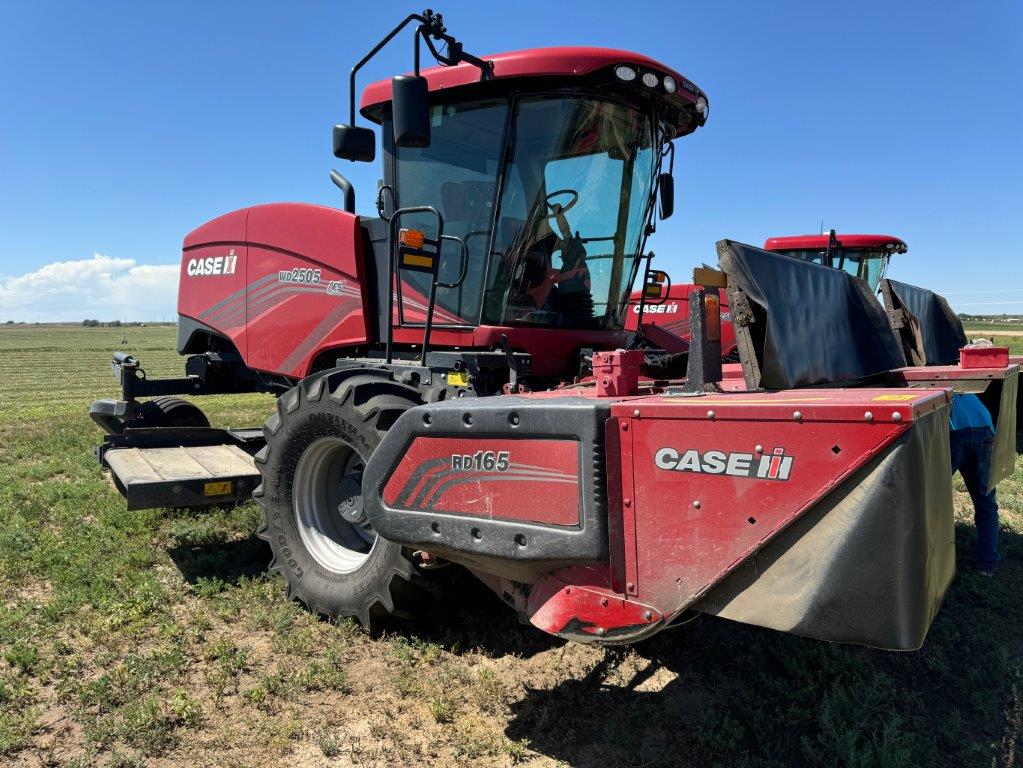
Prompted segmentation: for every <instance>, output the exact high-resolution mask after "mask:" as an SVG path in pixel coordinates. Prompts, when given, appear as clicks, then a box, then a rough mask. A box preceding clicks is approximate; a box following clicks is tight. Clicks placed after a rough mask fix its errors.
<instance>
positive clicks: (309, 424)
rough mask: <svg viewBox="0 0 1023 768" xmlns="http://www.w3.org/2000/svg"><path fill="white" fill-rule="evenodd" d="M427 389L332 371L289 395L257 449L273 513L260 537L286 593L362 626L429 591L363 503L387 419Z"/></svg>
mask: <svg viewBox="0 0 1023 768" xmlns="http://www.w3.org/2000/svg"><path fill="white" fill-rule="evenodd" d="M419 403H420V399H419V393H418V392H417V391H416V390H415V389H412V388H410V387H406V386H404V385H402V384H399V383H397V382H395V381H393V380H391V379H390V378H384V377H383V376H371V375H365V374H356V375H351V374H350V373H347V372H346V373H328V374H325V375H323V376H318V377H315V378H312V379H309V380H307V381H303V382H302V383H300V384H299V385H298V386H297V387H295V388H294V389H292V390H291V391H289V392H288V393H287V394H285V395H283V396H282V397H281V398H280V399H279V400H278V402H277V411H278V412H277V413H276V414H274V415H273V416H271V417H270V418H269V419H268V420H267V422H266V426H265V427H264V429H263V431H264V433H265V435H266V447H265V448H264V449H263V450H262V451H260V452H259V454H257V455H256V465H257V466H258V467H259V470H260V473H261V474H262V484H261V485H260V486H259V488H257V489H256V491H255V493H254V494H253V496H254V498H255V500H256V502H257V503H258V504H259V505H260V506H261V507H262V508H263V511H264V512H265V514H266V524H265V525H264V526H263V527H262V528H261V529H260V532H259V536H260V538H263V539H265V540H266V541H268V542H269V543H270V547H271V549H272V550H273V561H272V562H271V565H270V568H271V570H274V571H277V572H278V573H281V574H282V575H283V576H284V578H285V579H286V580H287V582H288V595H289V597H291V598H294V599H297V600H299V601H301V602H302V603H304V604H305V605H306V607H308V608H309V609H310V610H311V611H314V612H315V613H319V614H323V615H325V616H328V617H330V618H340V617H343V616H354V617H356V618H358V620H359V621H360V622H361V623H362V625H363V626H365V627H367V628H370V627H371V626H372V624H373V623H374V622H376V621H378V620H380V619H383V618H385V617H386V616H388V615H390V614H392V613H407V612H409V610H410V609H411V607H412V606H414V605H416V604H417V603H421V602H422V600H423V598H424V597H427V596H428V593H429V591H430V590H429V589H428V584H427V582H426V580H425V578H424V576H423V575H422V574H421V572H420V571H419V569H418V568H417V567H416V566H415V565H414V564H413V563H412V562H411V561H410V559H409V554H410V553H408V552H406V551H405V550H403V548H402V547H401V546H400V545H398V544H394V543H392V542H389V541H386V540H384V539H382V538H379V537H378V536H377V535H376V534H375V533H374V532H373V529H372V527H371V526H370V524H369V522H368V521H367V519H366V516H365V512H364V511H363V505H362V472H363V469H364V468H365V466H366V462H367V461H368V460H369V457H370V455H371V454H372V453H373V450H374V449H375V448H376V447H377V445H378V444H379V443H380V441H381V439H383V436H384V434H385V433H386V431H387V429H388V428H390V426H391V425H392V424H393V423H394V421H395V420H396V419H397V418H398V416H400V415H401V414H402V413H404V412H405V411H406V410H408V409H409V408H412V407H414V406H416V405H418V404H419Z"/></svg>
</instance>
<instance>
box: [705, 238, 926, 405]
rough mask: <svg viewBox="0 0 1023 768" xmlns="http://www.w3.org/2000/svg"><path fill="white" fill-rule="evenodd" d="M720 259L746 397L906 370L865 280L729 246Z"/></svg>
mask: <svg viewBox="0 0 1023 768" xmlns="http://www.w3.org/2000/svg"><path fill="white" fill-rule="evenodd" d="M717 251H718V261H719V263H720V265H721V269H722V270H723V271H724V272H725V273H726V274H727V275H728V289H727V290H728V300H729V306H730V307H731V310H732V318H733V320H734V322H735V333H736V342H737V344H738V352H739V359H740V361H741V362H742V366H743V373H744V374H745V377H746V385H747V386H748V387H750V388H751V389H758V388H765V389H791V388H793V387H805V386H810V385H814V384H827V383H840V382H853V381H858V380H863V379H868V378H870V377H871V376H874V375H876V374H880V373H883V372H885V371H889V370H892V369H894V368H901V367H903V366H905V365H906V361H905V359H904V358H903V355H902V350H901V348H900V346H899V342H898V340H897V339H896V337H895V334H894V333H892V329H891V327H890V326H889V324H888V318H887V316H886V314H885V311H884V308H883V307H882V306H881V303H880V302H879V301H878V300H877V299H876V298H875V297H874V296H873V294H871V292H870V288H869V286H868V285H867V284H866V283H865V282H864V281H863V280H860V279H858V278H855V277H852V276H851V275H849V274H847V273H845V272H843V271H842V270H840V269H833V268H831V267H823V266H820V265H819V264H811V263H810V262H806V261H800V260H799V259H793V258H791V257H789V256H784V255H782V254H778V253H771V252H770V251H764V250H761V249H760V248H754V247H753V246H751V245H744V244H743V243H737V242H734V241H732V240H721V241H719V242H718V244H717Z"/></svg>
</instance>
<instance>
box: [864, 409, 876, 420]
mask: <svg viewBox="0 0 1023 768" xmlns="http://www.w3.org/2000/svg"><path fill="white" fill-rule="evenodd" d="M863 418H864V419H866V420H867V421H873V420H874V414H872V413H871V412H870V411H867V412H866V413H865V414H863Z"/></svg>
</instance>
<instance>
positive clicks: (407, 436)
mask: <svg viewBox="0 0 1023 768" xmlns="http://www.w3.org/2000/svg"><path fill="white" fill-rule="evenodd" d="M609 416H610V405H609V403H608V402H606V401H600V400H596V399H594V398H582V397H563V398H561V397H558V398H547V397H545V398H526V397H515V396H502V397H487V398H461V399H458V400H450V401H447V402H440V403H431V404H428V405H422V406H419V407H417V408H413V409H411V410H409V411H407V412H406V413H404V414H403V415H402V416H401V417H400V418H399V419H398V420H397V421H396V422H395V423H394V425H393V426H392V427H391V428H390V429H389V430H388V432H387V435H386V436H385V437H384V440H383V442H381V444H380V445H379V446H378V447H377V449H376V451H374V453H373V456H372V458H371V459H370V461H369V463H368V464H367V466H366V470H365V472H364V474H363V483H362V488H363V502H364V504H365V510H366V513H367V515H368V517H369V520H370V522H371V523H372V525H373V528H374V530H375V531H376V532H377V533H378V534H379V535H381V536H383V537H384V538H385V539H388V540H390V541H394V542H398V543H401V544H405V545H406V546H409V547H414V548H417V549H423V550H426V551H429V552H431V553H433V554H436V555H439V556H441V557H445V558H447V559H449V560H453V561H456V562H461V563H464V564H467V565H472V566H475V567H479V568H482V569H483V570H489V571H491V572H493V573H500V574H501V575H503V576H507V577H508V578H516V579H520V580H531V579H532V578H534V577H535V575H536V574H538V573H541V572H545V571H549V570H551V568H552V567H560V566H562V565H568V564H577V563H593V562H603V561H607V559H608V518H607V509H606V499H607V487H606V486H607V483H606V479H605V469H604V466H605V464H604V426H605V422H606V421H607V419H608V418H609ZM417 438H426V439H429V438H458V439H460V440H462V441H464V444H465V451H466V452H467V453H472V452H473V451H475V450H477V449H478V448H480V447H481V446H484V447H485V446H486V443H487V440H488V439H493V438H500V439H514V440H535V439H561V440H572V441H576V442H578V450H579V464H578V466H579V471H578V483H579V500H580V502H579V503H580V510H579V518H578V519H579V524H578V525H571V526H549V525H543V524H539V523H532V522H521V521H512V520H506V519H497V518H490V517H486V516H483V515H482V514H481V515H480V516H479V517H475V516H466V515H461V514H459V515H454V514H447V513H444V512H439V511H436V510H428V509H400V508H394V507H391V506H388V504H387V503H386V501H385V500H384V498H383V496H384V489H385V488H386V486H387V483H388V480H389V479H390V478H391V475H392V474H393V473H394V472H395V471H396V470H397V468H398V466H399V463H400V462H401V460H402V458H403V457H404V456H405V454H406V453H407V452H408V451H409V449H410V447H411V446H412V443H413V441H415V440H416V439H417ZM438 460H439V459H438ZM536 503H537V501H536V500H535V499H530V498H523V499H522V504H523V505H524V506H526V507H528V505H530V504H536ZM474 532H475V533H474ZM522 541H526V542H528V544H527V546H522V545H521V543H520V542H522Z"/></svg>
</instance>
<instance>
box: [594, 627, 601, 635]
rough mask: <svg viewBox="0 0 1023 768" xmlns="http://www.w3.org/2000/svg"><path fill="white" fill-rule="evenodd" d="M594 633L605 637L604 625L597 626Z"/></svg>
mask: <svg viewBox="0 0 1023 768" xmlns="http://www.w3.org/2000/svg"><path fill="white" fill-rule="evenodd" d="M593 634H595V635H597V636H599V637H603V635H604V628H603V627H597V628H596V629H595V630H593Z"/></svg>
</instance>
